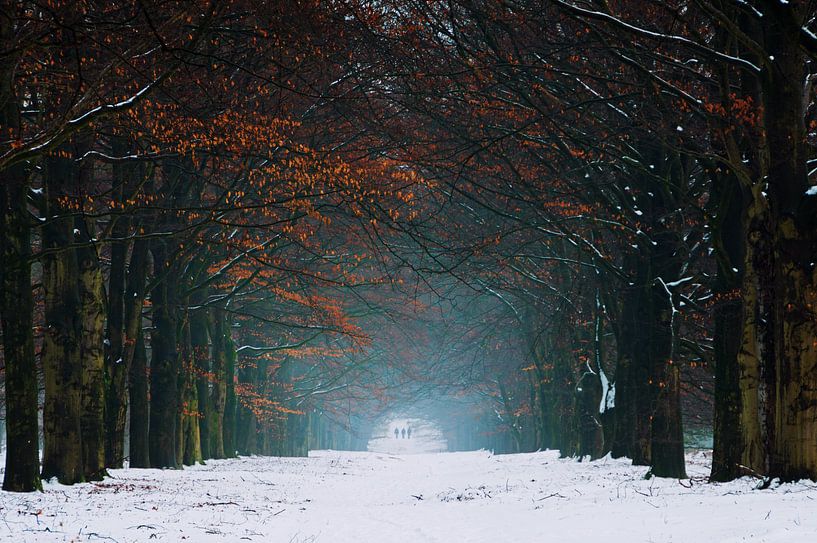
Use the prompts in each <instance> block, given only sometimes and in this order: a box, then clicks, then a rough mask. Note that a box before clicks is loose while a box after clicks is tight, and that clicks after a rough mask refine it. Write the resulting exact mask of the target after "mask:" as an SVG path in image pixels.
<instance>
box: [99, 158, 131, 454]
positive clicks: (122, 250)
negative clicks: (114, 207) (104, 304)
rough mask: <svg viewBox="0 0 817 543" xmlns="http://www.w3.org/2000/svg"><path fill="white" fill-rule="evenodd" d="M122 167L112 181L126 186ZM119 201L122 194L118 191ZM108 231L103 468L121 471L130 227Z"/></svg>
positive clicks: (119, 224)
mask: <svg viewBox="0 0 817 543" xmlns="http://www.w3.org/2000/svg"><path fill="white" fill-rule="evenodd" d="M124 170H125V167H123V166H121V165H118V164H117V165H114V179H116V180H118V181H119V182H120V183H125V177H126V173H125V172H124ZM117 194H118V196H119V197H120V198H121V197H123V195H124V191H123V190H122V189H121V188H120V189H119V190H118V191H117ZM114 220H115V221H116V223H115V224H114V227H113V229H112V231H111V233H112V235H113V238H114V240H113V241H112V242H111V269H110V273H109V277H108V316H107V317H108V318H107V340H108V351H107V356H106V357H105V382H106V385H107V386H106V391H105V465H106V466H107V467H110V468H121V467H122V463H123V462H124V460H125V419H126V417H127V413H128V387H127V379H128V362H129V361H126V358H125V341H126V331H125V272H126V264H127V256H128V245H129V244H128V242H127V241H125V240H126V238H127V236H128V232H129V229H130V228H129V227H130V220H129V218H128V217H127V216H122V217H115V218H114Z"/></svg>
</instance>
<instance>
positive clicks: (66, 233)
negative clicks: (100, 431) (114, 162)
mask: <svg viewBox="0 0 817 543" xmlns="http://www.w3.org/2000/svg"><path fill="white" fill-rule="evenodd" d="M72 171H73V168H72V161H70V160H68V159H64V158H50V159H49V160H48V161H47V171H46V183H45V216H47V217H49V219H48V221H47V222H46V223H45V224H44V225H43V228H42V239H43V250H44V253H45V255H44V256H43V259H42V264H43V288H44V291H45V302H44V317H45V334H44V337H43V354H42V364H43V375H44V378H45V396H44V402H43V468H42V477H43V478H44V479H50V478H52V477H56V478H57V480H58V481H59V482H61V483H62V484H68V485H70V484H74V483H78V482H81V481H83V480H84V467H83V457H82V429H81V416H82V359H81V337H82V311H81V305H82V303H81V300H80V291H79V263H78V262H77V252H76V250H75V249H74V248H73V247H71V245H72V244H73V243H75V242H76V241H77V240H75V239H74V238H75V236H74V235H73V230H74V219H73V218H72V217H71V215H70V212H69V211H68V210H67V209H65V208H64V207H63V205H62V204H61V203H60V200H61V198H64V197H65V196H66V194H67V187H68V186H70V185H72V183H71V176H72Z"/></svg>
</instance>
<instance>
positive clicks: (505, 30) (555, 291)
mask: <svg viewBox="0 0 817 543" xmlns="http://www.w3.org/2000/svg"><path fill="white" fill-rule="evenodd" d="M372 11H373V12H375V13H372ZM367 16H368V18H367ZM359 19H360V20H367V21H370V22H369V23H368V25H367V29H368V30H369V32H368V33H367V34H365V36H366V40H365V43H364V44H363V45H362V49H361V50H362V51H363V52H362V53H361V55H366V57H365V58H366V59H367V60H366V62H365V64H366V65H367V66H371V70H372V71H373V72H374V73H377V78H376V79H373V81H374V82H373V83H371V84H370V87H371V89H370V91H369V93H370V100H371V101H372V102H374V103H378V104H382V107H376V108H373V110H372V111H373V112H374V113H373V116H372V117H373V118H371V119H370V122H369V124H368V125H367V126H368V128H369V129H371V130H378V131H379V132H380V133H383V134H385V137H387V138H388V139H389V141H394V142H396V143H395V144H394V146H393V148H391V149H390V150H389V153H390V156H392V157H395V158H397V159H399V160H402V161H405V163H406V164H410V165H412V167H414V168H417V169H418V171H422V172H424V174H425V175H428V176H432V177H433V178H434V179H435V181H436V183H437V184H436V185H435V187H434V189H433V191H430V193H429V194H427V195H426V196H425V198H426V199H428V200H431V201H435V202H437V203H438V204H439V205H440V207H444V208H445V209H446V213H445V214H443V216H442V217H441V218H440V217H439V216H438V217H437V219H436V220H435V221H428V220H425V219H424V220H418V221H415V222H413V223H411V224H409V225H406V224H405V223H400V224H397V223H398V222H399V221H395V224H393V226H394V228H395V230H398V231H409V232H410V236H411V238H412V240H413V241H418V242H419V243H420V244H421V245H422V246H423V248H424V255H425V257H426V259H427V262H428V263H427V264H424V265H417V264H416V263H415V267H418V268H419V267H423V266H425V267H426V268H430V269H433V270H434V271H437V272H440V273H455V274H457V275H458V276H459V277H460V278H463V279H464V280H465V281H466V282H468V283H469V284H470V285H472V286H474V287H475V288H476V289H479V290H481V291H482V293H483V294H489V295H493V296H495V297H497V298H498V299H500V300H501V301H502V303H503V304H504V305H506V307H507V308H508V312H509V314H510V315H512V317H513V318H515V319H517V320H518V324H517V325H516V326H517V328H518V329H520V330H522V331H524V332H523V334H522V336H521V338H520V342H521V343H527V345H528V347H529V349H528V357H529V358H528V361H527V362H525V363H524V367H526V368H527V370H528V375H530V381H531V385H530V391H531V399H530V400H529V401H528V402H527V404H528V406H529V408H530V410H531V412H532V417H533V420H534V424H533V425H532V426H533V428H534V430H533V432H534V433H535V443H536V445H535V447H545V446H555V447H558V448H560V449H562V451H563V452H565V453H567V454H572V453H573V452H579V453H581V451H587V452H592V453H593V454H601V453H603V452H605V451H607V450H610V451H612V453H613V454H614V455H615V456H629V457H631V458H633V460H634V461H635V462H636V463H639V464H646V465H650V466H651V468H652V472H653V473H654V474H656V475H660V476H672V477H682V476H684V474H685V473H684V461H683V431H682V424H681V405H682V402H687V403H692V395H693V394H695V393H694V392H693V391H694V388H696V387H693V386H691V385H698V384H699V382H700V381H701V379H703V378H705V376H706V374H705V373H702V372H701V371H700V370H699V367H700V366H701V365H702V364H707V363H711V365H712V367H713V370H712V371H713V372H714V377H715V385H714V388H715V405H714V431H715V435H714V439H715V442H714V448H715V453H714V456H715V458H714V465H713V473H712V476H713V478H714V479H716V480H727V479H731V478H734V477H737V476H740V475H742V474H746V473H751V474H755V475H760V476H764V477H781V478H784V479H794V478H800V477H811V478H814V477H817V447H815V439H814V432H815V430H817V428H815V423H814V421H815V420H817V419H815V417H814V409H816V408H817V402H815V398H814V397H813V391H814V390H815V387H814V383H813V380H814V376H815V374H814V367H815V363H817V360H815V356H817V351H815V345H817V344H816V343H815V338H817V330H815V325H817V318H815V305H814V304H815V293H817V290H815V289H816V288H817V284H816V283H815V277H817V275H815V261H817V260H816V259H815V257H816V256H817V255H816V254H815V252H817V243H816V241H817V240H815V239H814V235H815V232H817V230H816V229H815V218H817V213H815V212H816V211H817V208H815V206H817V198H816V197H815V192H816V191H815V189H814V188H813V187H812V183H811V182H810V181H809V174H810V167H809V165H810V164H811V161H812V156H813V150H812V147H811V145H810V144H811V140H812V139H813V134H812V131H813V128H814V124H815V121H814V107H813V101H814V89H813V85H812V81H813V73H812V70H813V69H812V64H813V62H812V60H813V55H814V52H815V45H816V44H817V42H815V39H814V34H813V33H812V29H813V24H814V6H813V5H812V4H811V3H809V2H801V3H780V2H772V1H769V2H765V1H753V2H687V3H674V2H652V3H650V5H649V6H645V5H644V4H643V3H642V2H626V1H625V2H616V3H606V2H587V3H585V2H572V1H541V2H482V3H475V2H466V1H463V2H432V3H426V4H422V5H418V4H416V3H406V2H386V3H384V4H383V5H381V6H379V8H377V9H375V8H372V9H371V10H370V11H369V12H368V13H366V15H363V14H361V15H360V17H359ZM372 20H374V21H375V22H371V21H372ZM395 112H398V113H396V114H395ZM378 113H379V114H378ZM440 223H443V224H440ZM506 326H508V325H506ZM605 331H606V332H605ZM683 383H686V387H685V386H684V385H683ZM613 387H614V388H615V401H614V402H613V401H612V399H611V392H612V390H613ZM685 388H686V390H687V393H686V394H682V391H683V390H684V389H685ZM499 395H500V396H501V395H502V394H501V391H499ZM588 395H589V396H588ZM613 405H614V406H615V408H614V409H612V410H611V411H612V412H611V413H607V411H606V406H613ZM595 406H600V407H601V409H598V408H595ZM599 411H602V412H603V413H600V412H599Z"/></svg>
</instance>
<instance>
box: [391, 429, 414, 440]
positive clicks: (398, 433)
mask: <svg viewBox="0 0 817 543" xmlns="http://www.w3.org/2000/svg"><path fill="white" fill-rule="evenodd" d="M401 435H402V436H403V439H406V436H408V438H409V439H411V428H409V429H406V428H395V429H394V439H397V438H398V437H400V436H401Z"/></svg>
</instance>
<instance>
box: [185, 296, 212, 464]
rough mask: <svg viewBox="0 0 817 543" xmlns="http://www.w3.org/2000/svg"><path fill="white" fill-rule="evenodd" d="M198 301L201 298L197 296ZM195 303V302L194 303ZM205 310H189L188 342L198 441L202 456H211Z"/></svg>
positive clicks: (210, 417) (208, 367)
mask: <svg viewBox="0 0 817 543" xmlns="http://www.w3.org/2000/svg"><path fill="white" fill-rule="evenodd" d="M197 301H198V302H201V301H202V300H201V299H198V298H197ZM194 305H195V304H194ZM207 339H208V334H207V310H206V309H205V308H197V309H193V310H191V312H190V343H191V348H192V355H193V365H194V370H195V375H196V395H197V399H198V412H199V417H198V425H199V442H200V444H201V456H202V458H212V455H211V453H210V421H211V419H212V417H213V409H212V407H211V405H210V378H211V375H212V374H211V373H210V349H209V348H208V345H207Z"/></svg>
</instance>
